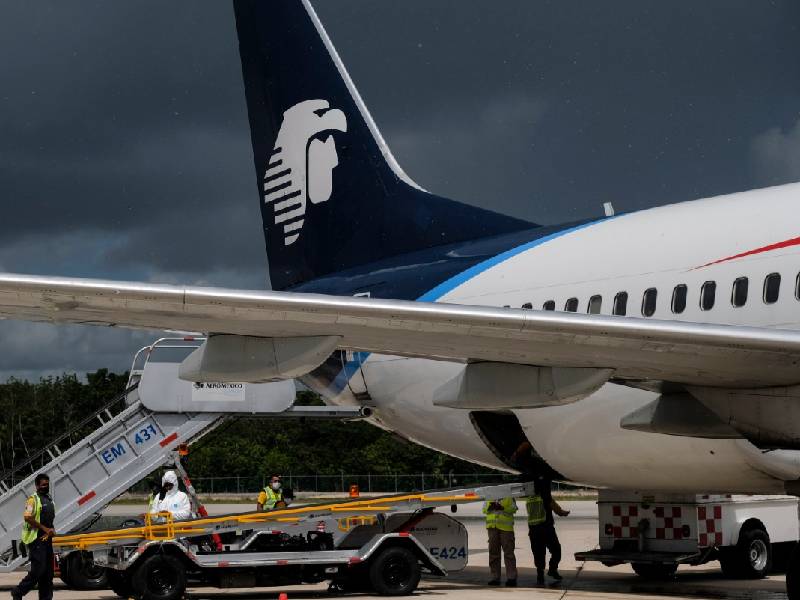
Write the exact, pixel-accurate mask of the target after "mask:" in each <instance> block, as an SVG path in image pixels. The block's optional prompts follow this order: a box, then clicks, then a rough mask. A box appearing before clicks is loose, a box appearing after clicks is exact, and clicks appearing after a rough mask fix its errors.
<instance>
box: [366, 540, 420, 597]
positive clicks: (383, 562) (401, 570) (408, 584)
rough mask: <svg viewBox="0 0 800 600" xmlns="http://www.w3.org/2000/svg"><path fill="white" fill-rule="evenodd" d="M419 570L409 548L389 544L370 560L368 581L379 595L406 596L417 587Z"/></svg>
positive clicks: (415, 558)
mask: <svg viewBox="0 0 800 600" xmlns="http://www.w3.org/2000/svg"><path fill="white" fill-rule="evenodd" d="M421 572H422V571H421V569H420V566H419V562H418V561H417V557H416V555H415V554H414V553H413V552H412V551H411V550H409V549H408V548H403V547H401V546H390V547H388V548H385V549H384V550H382V551H380V552H379V553H378V555H377V556H375V557H374V558H372V559H371V560H370V565H369V581H370V583H371V584H372V589H374V590H375V592H376V593H377V594H378V595H380V596H407V595H409V594H412V593H413V592H414V590H416V589H417V585H418V584H419V578H420V576H421Z"/></svg>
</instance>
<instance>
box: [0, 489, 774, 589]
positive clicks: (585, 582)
mask: <svg viewBox="0 0 800 600" xmlns="http://www.w3.org/2000/svg"><path fill="white" fill-rule="evenodd" d="M561 505H562V506H563V507H564V508H566V509H567V510H570V511H571V514H570V516H568V517H566V518H559V519H558V521H557V528H558V533H559V537H560V539H561V545H562V548H563V560H562V563H561V574H562V575H563V576H564V580H563V581H562V582H561V583H560V584H559V583H555V582H553V581H550V580H549V581H548V583H547V584H546V586H545V587H537V586H536V572H535V570H534V568H533V556H532V554H531V550H530V546H529V544H528V536H527V526H526V524H525V517H524V509H523V510H521V511H520V512H521V513H523V515H522V516H521V518H519V519H518V520H517V523H516V557H517V566H518V568H519V582H518V584H519V586H518V587H517V588H505V587H500V588H492V587H488V586H487V585H486V582H487V581H488V580H489V574H488V563H489V554H488V550H487V548H486V533H485V529H484V527H483V520H482V516H481V514H480V507H479V506H472V505H470V506H462V507H459V511H458V513H456V514H455V515H451V516H453V517H455V518H457V519H459V520H460V521H462V522H463V523H464V524H465V526H466V527H467V529H468V531H469V540H470V542H469V543H470V553H469V565H468V566H467V568H466V569H465V570H464V571H462V572H459V573H451V574H450V575H449V576H448V577H446V578H434V577H429V578H424V579H423V581H422V582H421V583H420V586H419V589H418V590H417V592H416V593H415V594H414V597H416V598H430V599H431V600H444V599H447V598H454V599H455V598H459V599H461V598H465V599H472V598H474V599H478V598H481V599H483V598H488V599H490V600H491V599H496V600H517V599H520V600H521V599H523V598H524V599H525V600H536V599H542V600H562V599H564V598H569V599H571V600H579V599H586V600H617V599H620V600H622V599H628V598H636V599H637V600H648V599H651V598H659V597H667V598H670V599H681V598H709V599H715V600H716V599H720V598H731V599H739V598H742V599H752V600H773V599H776V600H777V599H781V600H783V599H785V598H786V594H785V592H784V586H785V577H784V576H783V575H771V576H770V577H768V578H766V579H761V580H756V581H738V580H727V579H725V578H724V577H723V575H722V572H721V571H720V569H719V564H718V563H716V562H713V563H708V564H707V565H704V566H701V567H683V566H682V567H680V568H679V569H678V573H677V576H676V578H675V580H674V581H669V582H650V581H645V580H643V579H641V578H640V577H638V576H637V575H635V574H634V573H633V571H631V569H630V567H629V566H626V565H620V566H617V567H611V568H609V567H604V566H602V565H601V564H599V563H585V564H584V563H578V562H576V561H575V560H574V558H573V555H574V553H575V552H578V551H581V550H588V549H591V548H594V547H595V546H596V544H597V506H596V504H595V503H594V502H592V501H575V502H561ZM207 508H208V510H209V512H210V513H211V514H226V513H233V512H243V511H245V510H249V509H250V506H249V505H242V504H233V505H232V504H211V505H207ZM133 512H135V507H132V506H130V505H112V506H110V507H109V508H108V509H107V511H106V514H107V515H108V516H119V515H129V514H131V513H133ZM448 514H449V513H448ZM21 577H22V574H21V573H11V574H1V575H0V599H1V598H3V597H4V594H7V593H8V590H10V588H11V586H12V585H14V584H16V582H17V581H19V579H20V578H21ZM282 592H285V593H286V594H287V595H288V598H289V600H304V599H308V600H313V599H317V598H330V597H331V595H330V594H328V593H327V585H326V584H318V585H304V586H291V587H283V588H258V589H249V588H248V589H233V590H218V589H215V588H192V589H190V591H189V594H188V598H189V599H191V600H216V599H221V600H223V599H224V600H256V599H259V600H260V599H276V598H278V595H279V594H280V593H282ZM6 597H10V596H6ZM28 597H30V598H35V597H36V595H35V592H33V593H32V594H30V595H29V596H28ZM54 597H55V598H56V599H57V600H61V599H63V600H94V599H97V600H100V599H103V600H106V599H107V600H112V599H114V598H117V596H116V595H114V594H113V593H112V592H110V591H98V592H80V591H72V590H68V589H66V588H65V587H64V586H63V584H61V582H60V581H58V580H56V592H55V596H54ZM348 597H357V598H373V597H374V598H377V597H378V596H370V595H365V594H352V595H349V596H348Z"/></svg>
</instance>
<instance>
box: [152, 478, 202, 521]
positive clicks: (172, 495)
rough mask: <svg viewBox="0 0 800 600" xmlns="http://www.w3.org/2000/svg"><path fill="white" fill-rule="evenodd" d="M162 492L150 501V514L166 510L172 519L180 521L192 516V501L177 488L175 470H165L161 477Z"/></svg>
mask: <svg viewBox="0 0 800 600" xmlns="http://www.w3.org/2000/svg"><path fill="white" fill-rule="evenodd" d="M161 487H162V489H163V491H162V493H161V494H159V495H158V496H155V497H154V498H153V500H152V501H151V503H150V514H151V515H155V514H158V513H163V512H168V513H170V514H171V515H172V520H173V521H182V520H184V519H189V518H191V516H192V503H191V502H189V496H187V495H186V493H185V492H182V491H181V490H180V489H179V488H178V476H177V475H176V474H175V471H167V472H166V473H164V476H163V477H162V478H161Z"/></svg>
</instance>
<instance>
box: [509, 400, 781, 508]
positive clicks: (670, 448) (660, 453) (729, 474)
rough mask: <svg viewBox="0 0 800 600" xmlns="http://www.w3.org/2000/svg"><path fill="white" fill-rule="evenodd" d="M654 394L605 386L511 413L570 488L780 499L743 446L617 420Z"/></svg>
mask: <svg viewBox="0 0 800 600" xmlns="http://www.w3.org/2000/svg"><path fill="white" fill-rule="evenodd" d="M657 396H658V395H657V394H655V393H653V392H647V391H644V390H638V389H634V388H630V387H626V386H621V385H615V384H606V385H605V386H603V387H602V388H601V389H600V390H599V391H597V392H596V393H594V394H592V395H591V396H589V397H588V398H585V399H584V400H581V401H578V402H575V403H573V404H568V405H565V406H557V407H548V408H536V409H528V410H518V411H514V412H515V414H516V415H517V418H518V419H519V420H520V424H521V425H522V427H523V429H524V431H525V433H526V435H527V436H528V438H529V439H530V441H531V443H532V444H533V446H534V448H535V449H536V450H537V452H538V453H539V454H540V455H541V456H542V457H543V458H544V459H545V460H546V461H547V462H548V463H549V464H550V465H551V466H552V467H553V468H554V469H556V470H557V471H559V472H561V473H563V474H564V475H565V476H566V477H567V478H568V479H570V480H572V481H579V482H585V483H588V484H590V485H594V486H600V487H609V488H614V489H626V488H627V489H632V488H633V489H646V490H665V491H692V490H695V491H702V492H720V493H733V492H739V493H768V492H771V493H783V491H784V489H783V482H782V481H781V480H779V479H777V478H775V477H773V476H771V475H769V474H767V473H766V472H764V471H763V470H761V469H760V468H756V467H754V466H752V465H751V464H750V463H751V462H752V461H751V460H750V457H749V456H748V455H747V454H746V453H745V452H743V451H742V447H743V446H744V445H750V444H749V442H746V441H744V440H715V439H702V438H694V437H683V436H672V435H663V434H658V433H643V432H638V431H629V430H625V429H622V428H621V427H620V426H619V422H620V419H621V418H622V417H624V416H625V415H627V414H629V413H630V412H632V411H634V410H636V409H637V408H640V407H642V406H644V405H645V404H647V403H648V402H651V401H653V400H654V399H655V398H656V397H657Z"/></svg>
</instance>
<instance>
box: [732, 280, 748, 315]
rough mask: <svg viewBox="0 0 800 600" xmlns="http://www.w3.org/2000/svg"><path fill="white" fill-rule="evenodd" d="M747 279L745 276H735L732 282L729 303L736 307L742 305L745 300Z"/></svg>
mask: <svg viewBox="0 0 800 600" xmlns="http://www.w3.org/2000/svg"><path fill="white" fill-rule="evenodd" d="M748 286H749V281H748V279H747V277H737V278H736V279H735V280H734V282H733V290H732V291H731V304H733V305H734V306H736V307H737V308H738V307H740V306H744V305H745V303H746V302H747V288H748Z"/></svg>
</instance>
